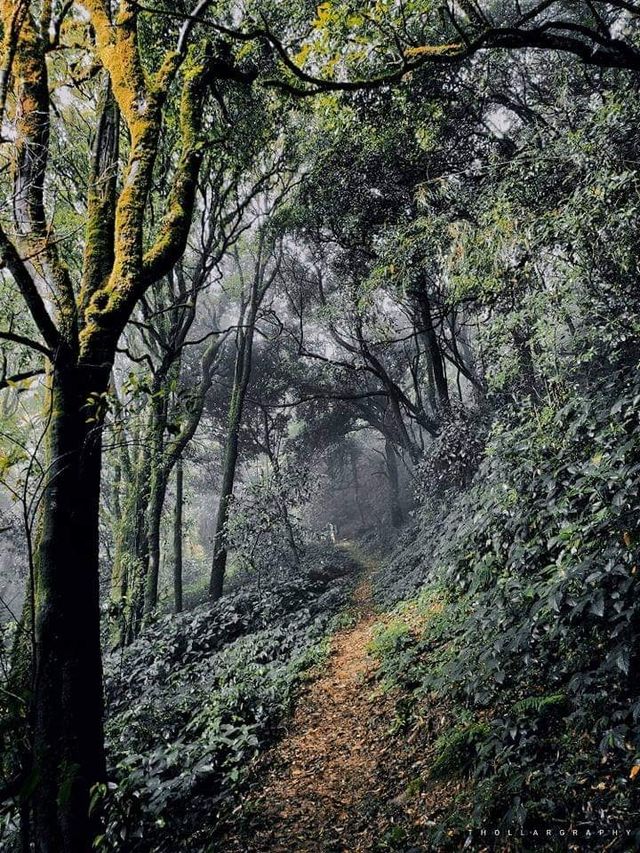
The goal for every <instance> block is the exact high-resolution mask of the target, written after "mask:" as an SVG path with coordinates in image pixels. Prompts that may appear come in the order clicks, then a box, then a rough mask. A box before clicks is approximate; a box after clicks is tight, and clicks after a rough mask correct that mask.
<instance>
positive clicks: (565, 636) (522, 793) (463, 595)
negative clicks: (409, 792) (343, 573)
mask: <svg viewBox="0 0 640 853" xmlns="http://www.w3.org/2000/svg"><path fill="white" fill-rule="evenodd" d="M639 403H640V378H639V377H638V375H637V372H636V371H634V370H633V369H632V368H630V367H625V366H624V360H622V361H621V362H620V364H619V365H618V366H617V367H613V369H611V368H608V369H607V370H606V371H602V370H601V371H599V372H597V371H595V370H594V369H593V367H592V368H591V370H590V371H585V370H578V369H574V370H573V371H572V372H571V375H570V376H569V377H568V379H567V382H566V383H565V384H563V385H562V386H558V388H557V390H556V391H554V393H553V394H547V395H546V396H545V397H544V399H542V400H540V399H537V400H534V398H532V397H531V396H529V397H526V398H524V400H522V399H521V400H520V402H518V403H517V404H515V403H513V402H511V403H509V404H508V405H503V406H502V408H499V409H498V412H497V415H496V417H495V420H494V422H493V424H492V426H491V429H490V431H489V433H488V437H487V439H486V448H485V451H484V454H483V455H482V459H481V461H480V463H479V467H478V470H477V472H476V474H475V478H474V479H473V482H472V484H471V485H470V487H468V488H467V489H466V490H463V491H457V492H456V493H455V494H451V495H449V496H445V497H444V499H443V500H442V501H441V502H435V501H425V503H424V505H423V507H422V509H421V510H420V512H419V513H418V514H417V517H416V519H415V524H414V525H413V528H412V530H410V531H408V532H407V534H406V535H405V542H404V545H403V546H402V547H401V549H400V551H399V554H398V555H397V556H396V559H395V560H394V561H393V562H391V563H390V564H389V565H388V566H387V567H386V568H383V570H382V571H381V572H380V573H379V575H378V578H377V591H376V594H377V597H378V600H379V602H380V604H381V606H385V607H388V606H393V605H395V609H394V610H393V616H392V618H390V619H389V620H387V621H386V623H385V625H384V626H381V627H380V629H379V631H378V633H377V635H376V638H375V640H374V643H373V647H372V651H373V653H374V654H375V655H376V656H377V657H378V659H379V660H380V664H381V667H380V677H381V679H382V680H383V681H384V682H385V684H386V685H387V686H389V687H395V688H396V689H397V688H399V690H400V696H401V704H402V708H403V709H404V710H403V721H404V724H405V725H406V726H414V727H420V726H425V727H429V728H430V730H431V731H432V736H433V737H437V742H436V751H435V759H434V761H433V762H432V767H431V771H430V776H431V778H430V779H429V780H425V782H426V783H428V784H432V785H436V784H437V780H438V779H442V778H451V777H454V778H456V777H457V778H460V779H461V780H462V779H467V780H469V779H470V780H471V782H470V784H466V785H464V793H463V794H461V795H460V798H459V801H458V802H457V803H456V805H455V808H451V809H448V810H446V811H444V813H442V814H441V815H440V816H439V818H438V820H437V821H436V825H435V826H434V828H433V835H432V839H431V843H432V844H433V845H434V849H444V848H447V847H452V848H453V849H459V847H460V844H461V842H462V840H464V839H465V838H466V839H469V841H468V843H479V842H480V840H481V836H480V835H479V834H478V833H479V832H480V830H481V829H482V828H485V829H487V828H489V829H490V831H493V830H494V829H500V828H502V835H501V837H502V839H503V840H504V838H505V834H504V833H505V831H506V829H507V828H511V829H515V828H518V829H520V828H522V831H523V832H524V836H523V838H522V840H520V841H518V839H517V837H514V838H513V839H512V840H511V842H510V846H509V845H506V847H507V848H508V849H516V848H517V849H521V848H519V847H518V845H519V844H521V845H524V846H523V847H522V849H531V847H532V846H533V845H534V844H535V847H536V848H539V847H542V848H545V849H549V850H552V849H553V850H555V849H563V850H564V849H567V844H569V843H570V842H569V840H568V839H570V838H572V837H573V838H575V836H572V835H570V833H573V832H577V833H578V837H579V838H580V839H581V841H580V842H579V844H581V845H583V846H580V847H578V848H576V849H605V848H606V849H620V850H625V849H632V847H634V846H637V845H638V844H640V830H639V828H638V827H639V823H638V808H639V805H640V798H639V796H638V786H639V785H640V777H637V774H638V766H639V765H640V727H639V718H640V680H639V675H640V600H639V597H638V578H639V574H638V539H639V524H640V496H639V494H638V477H639V474H640V427H639V425H638V418H637V412H638V404H639ZM482 429H484V427H482ZM435 452H437V448H435ZM434 721H435V722H434ZM470 830H471V832H470ZM548 830H551V838H549V837H548V836H547V835H546V833H547V832H548ZM616 831H618V832H619V833H620V835H618V836H616V835H615V834H614V833H615V832H616ZM599 832H601V833H602V834H601V835H598V833H599ZM474 833H475V835H474ZM627 833H629V835H627ZM474 837H475V839H476V841H475V842H474V841H473V839H474ZM545 839H546V840H545ZM494 840H495V838H494ZM527 845H528V846H527Z"/></svg>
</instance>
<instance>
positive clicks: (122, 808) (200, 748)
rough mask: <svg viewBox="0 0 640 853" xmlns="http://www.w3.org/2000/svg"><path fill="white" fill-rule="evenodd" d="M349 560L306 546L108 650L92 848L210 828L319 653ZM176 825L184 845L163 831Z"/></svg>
mask: <svg viewBox="0 0 640 853" xmlns="http://www.w3.org/2000/svg"><path fill="white" fill-rule="evenodd" d="M323 565H324V566H325V567H326V568H325V571H324V572H322V571H319V569H320V568H321V567H322V566H323ZM331 567H333V568H331ZM353 567H354V566H353V563H351V561H350V560H349V559H348V557H346V556H345V555H344V554H343V553H342V552H334V551H331V550H327V549H325V550H324V551H322V550H321V549H319V548H317V549H311V551H310V554H309V561H308V562H307V563H305V566H304V567H303V568H302V569H300V568H299V567H298V568H296V569H295V570H290V571H289V573H288V575H286V576H285V577H283V576H282V575H279V576H278V577H275V576H274V577H272V578H266V579H263V580H262V582H261V584H260V585H259V586H258V583H257V580H256V579H255V578H251V577H249V578H245V582H244V584H242V585H241V586H240V587H239V589H238V590H237V591H235V592H232V593H231V594H229V595H227V596H225V597H224V598H223V599H221V601H220V602H218V603H217V604H216V605H215V606H214V607H210V606H201V607H200V608H197V609H196V610H194V611H191V612H189V613H185V614H183V615H182V616H180V617H177V618H176V617H173V618H169V617H166V618H163V619H160V620H158V622H156V623H155V624H154V625H153V626H150V627H149V628H148V629H147V631H146V632H145V633H144V634H143V635H142V636H141V637H140V638H139V639H138V640H136V641H135V642H134V643H133V644H132V645H131V646H129V647H128V648H126V649H124V650H122V651H121V652H119V653H114V654H113V655H112V656H110V657H109V658H108V660H107V667H106V675H107V699H108V704H109V711H110V713H109V718H108V721H107V743H108V750H109V752H108V754H109V759H110V765H111V774H110V775H111V778H113V779H115V783H114V784H112V785H110V786H109V787H108V788H106V789H101V790H96V792H95V798H96V805H97V804H98V803H100V804H101V805H102V806H106V808H107V813H108V815H109V821H108V826H107V830H106V832H105V834H104V836H103V837H102V838H101V839H100V840H99V842H98V844H97V847H98V849H100V850H105V851H107V850H109V851H110V850H121V849H122V845H123V844H126V845H127V850H131V851H132V853H134V851H143V850H154V851H157V853H160V851H165V850H166V851H167V853H168V851H173V850H176V849H185V850H189V849H193V848H192V847H190V846H189V845H190V844H192V843H193V844H195V841H192V840H190V839H192V838H194V837H195V836H196V835H197V834H198V832H199V831H200V830H201V829H202V826H203V825H204V826H207V827H209V830H210V831H211V832H213V830H214V829H215V821H212V820H211V815H212V812H213V811H214V810H216V809H220V808H222V806H223V803H224V802H225V801H226V800H227V799H229V798H231V797H233V795H234V794H235V793H236V792H237V791H238V790H239V788H240V787H241V786H242V785H243V783H244V782H245V781H246V779H247V774H248V773H249V772H250V768H251V761H252V759H253V758H254V757H255V756H256V755H257V754H258V752H259V751H260V750H261V749H263V748H264V747H265V746H266V745H267V744H268V743H270V742H271V741H272V740H273V738H274V737H275V736H276V735H277V734H278V732H279V729H280V725H281V722H282V720H283V718H284V716H285V715H286V714H287V712H288V711H289V709H290V706H291V702H292V700H293V698H294V696H295V691H296V688H297V686H298V685H299V684H300V683H301V682H302V681H303V680H304V679H306V678H307V677H308V675H309V673H310V671H311V670H312V669H313V667H317V666H320V665H322V663H323V662H324V660H325V659H326V655H327V654H328V639H327V637H328V634H329V633H331V632H332V631H333V630H335V629H336V627H337V626H338V625H339V624H340V614H341V613H342V611H343V610H344V608H345V606H346V604H347V602H348V600H349V594H350V588H351V577H350V573H351V572H352V570H353ZM300 572H302V574H300ZM297 573H298V574H297ZM178 837H179V838H180V839H182V840H181V842H180V843H181V844H182V847H181V848H176V846H175V842H174V841H171V842H169V841H168V838H171V839H175V838H178Z"/></svg>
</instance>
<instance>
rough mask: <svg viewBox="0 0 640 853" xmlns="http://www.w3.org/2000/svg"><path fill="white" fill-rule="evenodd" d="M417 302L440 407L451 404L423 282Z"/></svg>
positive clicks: (421, 332)
mask: <svg viewBox="0 0 640 853" xmlns="http://www.w3.org/2000/svg"><path fill="white" fill-rule="evenodd" d="M414 299H415V302H416V308H417V314H418V321H419V323H420V334H421V337H422V339H423V341H424V345H425V349H426V354H427V360H428V365H429V368H428V369H429V374H430V376H432V377H433V383H434V386H435V394H436V398H437V402H438V405H439V406H440V408H447V407H448V406H449V386H448V383H447V374H446V370H445V365H444V359H443V358H442V352H441V351H440V344H439V343H438V336H437V334H436V330H435V328H434V325H433V315H432V313H431V303H430V301H429V295H428V293H427V290H426V284H425V283H424V282H423V283H421V284H420V285H419V286H418V287H417V288H416V290H415V292H414Z"/></svg>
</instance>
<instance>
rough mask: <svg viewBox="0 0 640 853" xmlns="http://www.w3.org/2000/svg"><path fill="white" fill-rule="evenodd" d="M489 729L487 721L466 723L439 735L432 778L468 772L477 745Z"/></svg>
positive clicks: (474, 756) (475, 756)
mask: <svg viewBox="0 0 640 853" xmlns="http://www.w3.org/2000/svg"><path fill="white" fill-rule="evenodd" d="M490 731H491V729H490V727H489V726H488V725H487V723H467V724H465V725H459V726H456V727H455V728H453V729H451V731H449V732H447V733H446V734H444V735H442V736H441V737H439V738H438V740H437V741H436V744H435V753H436V754H435V759H434V761H433V763H432V765H431V775H432V776H433V777H434V778H447V777H451V776H462V775H464V774H465V773H468V772H469V770H471V768H472V767H473V766H474V764H475V763H476V761H477V758H478V747H479V746H480V745H481V744H482V743H483V741H485V740H486V739H487V736H488V735H489V733H490Z"/></svg>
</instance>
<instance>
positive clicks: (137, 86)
mask: <svg viewBox="0 0 640 853" xmlns="http://www.w3.org/2000/svg"><path fill="white" fill-rule="evenodd" d="M83 5H84V8H85V9H86V10H87V12H88V13H89V17H90V23H91V29H92V32H93V34H95V44H94V42H93V37H92V38H91V40H88V41H87V45H86V47H87V50H88V51H91V50H95V52H96V54H97V56H96V59H97V61H98V64H99V65H101V66H102V68H103V69H104V70H105V71H106V74H107V76H108V77H109V81H110V85H109V93H107V95H106V97H105V101H104V106H103V110H102V119H101V121H100V123H99V128H98V139H97V142H96V148H95V150H94V156H93V161H92V168H91V172H90V174H89V176H88V185H89V192H88V195H87V211H86V221H87V225H86V235H85V236H86V242H85V246H84V258H83V273H82V277H81V279H79V280H78V281H74V279H73V273H72V271H71V267H68V266H67V265H66V264H65V263H64V262H63V261H62V260H61V258H60V256H59V254H58V245H59V241H58V240H57V239H56V235H55V233H54V229H53V227H52V225H51V223H50V222H48V221H47V205H46V203H45V187H46V186H47V171H48V165H49V157H48V153H49V130H50V126H49V125H50V113H51V105H50V101H49V81H48V73H47V71H48V69H47V62H48V56H49V55H50V44H49V38H50V26H49V24H50V20H49V19H48V16H50V14H51V4H42V10H41V11H42V19H41V20H36V19H35V18H34V15H35V13H36V9H35V6H31V7H29V6H28V4H26V5H25V6H24V7H23V11H22V18H21V21H20V26H18V27H16V26H15V6H14V4H13V3H12V2H10V0H0V14H1V15H2V25H3V31H4V32H5V34H8V35H7V37H6V38H5V39H4V40H3V44H2V46H1V47H0V50H2V52H3V55H2V57H1V59H2V63H3V67H8V66H7V64H6V63H7V61H8V59H10V61H11V71H12V75H11V79H12V85H13V93H14V101H13V102H12V103H15V108H14V114H13V115H12V119H13V121H14V125H15V134H16V144H15V146H14V152H13V153H14V162H13V177H14V189H13V197H12V198H13V213H14V225H13V233H9V232H8V231H6V230H4V226H1V227H0V262H1V263H2V265H3V267H4V268H6V270H7V271H8V273H9V274H10V275H11V277H12V279H13V282H14V284H15V287H16V290H17V292H18V293H19V294H20V296H21V297H22V299H23V301H24V304H25V306H26V308H27V309H28V311H29V313H30V315H31V317H32V319H33V322H34V325H35V327H36V329H37V333H38V335H39V336H40V338H41V340H38V341H36V340H34V341H31V342H30V346H31V347H32V349H34V350H35V351H37V352H39V353H40V354H42V355H45V356H46V358H47V360H48V364H49V368H48V372H47V378H46V382H47V386H48V400H47V407H46V411H45V424H46V430H47V445H46V446H47V459H46V462H47V464H46V467H45V472H46V475H45V479H44V487H43V490H42V495H41V499H40V506H41V517H40V520H39V534H38V538H37V541H36V547H35V550H34V568H35V578H34V580H35V595H34V598H33V600H32V601H31V612H32V614H33V624H34V634H35V650H34V651H35V654H34V660H33V661H32V662H31V663H32V673H33V676H32V685H33V689H32V695H31V706H32V711H31V715H30V719H31V723H32V728H31V733H30V734H31V744H32V753H31V767H30V768H29V770H30V774H31V775H30V777H29V778H30V785H29V790H30V791H31V794H30V796H29V806H30V809H31V813H32V816H33V827H34V833H33V836H32V839H31V840H32V842H33V844H34V847H35V850H36V851H37V853H87V851H89V850H90V849H91V848H92V841H93V836H94V834H95V830H96V823H97V817H96V816H95V815H94V816H93V817H92V816H90V815H89V802H90V792H91V788H92V786H93V785H95V784H96V783H98V782H101V781H104V779H105V756H104V745H103V732H102V725H103V719H102V718H103V700H102V671H101V655H100V642H99V639H100V638H99V628H100V610H99V599H98V593H99V559H98V558H99V551H98V548H99V545H98V543H99V539H98V529H99V528H98V512H99V497H100V468H101V449H102V448H101V433H102V426H103V420H104V416H105V412H106V409H107V406H106V395H107V389H108V380H109V375H110V371H111V368H112V365H113V361H114V357H115V353H116V347H117V343H118V339H119V337H120V334H121V333H122V330H123V329H124V326H125V324H126V323H127V321H128V319H129V317H130V315H131V312H132V311H133V308H134V307H135V305H136V304H137V302H138V300H139V299H140V298H141V296H142V295H143V294H144V293H145V291H146V289H147V288H149V287H150V286H151V285H153V284H154V283H155V282H157V281H158V280H159V279H160V278H161V277H162V276H163V275H165V274H166V272H167V270H168V269H170V268H171V267H172V266H173V265H174V264H175V263H176V261H177V260H178V259H179V257H180V256H181V254H182V252H183V251H184V247H185V245H186V240H187V235H188V231H189V227H190V223H191V217H192V215H193V209H194V204H195V190H196V181H197V176H198V172H199V168H200V164H201V159H202V154H201V151H200V145H199V122H200V121H201V117H202V111H203V110H202V98H203V96H204V88H205V79H206V75H207V73H208V70H209V69H208V66H207V67H205V65H206V60H202V61H196V60H194V61H191V60H190V61H189V68H188V72H187V73H185V74H184V77H183V80H182V86H181V90H180V96H181V105H180V145H181V151H180V156H179V159H178V161H177V164H176V167H175V174H174V177H173V182H172V188H171V191H170V193H169V198H168V201H167V207H166V210H165V215H164V218H163V220H162V224H161V226H160V228H159V230H158V232H157V234H156V235H155V238H154V239H152V240H148V239H145V234H144V230H145V209H146V206H147V201H148V197H149V193H150V191H151V188H152V181H153V167H154V162H155V159H156V154H157V148H158V145H159V140H160V138H161V130H162V126H163V123H164V113H165V107H166V104H167V98H168V94H169V88H170V86H171V85H172V83H173V82H174V81H175V79H176V75H177V73H178V71H179V69H180V67H181V66H182V65H183V64H184V61H185V59H186V53H187V48H186V45H187V40H188V36H189V33H190V28H191V27H192V26H193V22H191V21H189V22H187V23H186V24H185V25H184V27H183V28H182V32H181V34H180V39H179V43H178V49H177V50H172V51H170V52H169V53H168V54H167V55H166V57H165V60H164V62H163V63H162V65H161V67H160V68H159V70H158V71H157V72H155V73H151V72H149V71H145V70H144V69H143V66H142V62H141V59H140V54H139V48H138V39H137V15H136V13H135V11H133V8H132V7H130V6H129V5H128V4H126V3H125V4H122V7H121V14H120V16H119V18H118V26H114V25H113V22H112V19H111V10H110V5H109V4H107V3H106V2H104V0H87V2H86V3H84V4H83ZM110 93H113V94H112V96H111V94H110ZM2 106H4V103H2ZM116 113H117V115H116ZM120 117H121V118H122V119H123V120H124V123H125V124H126V127H127V130H128V134H129V139H130V147H129V155H128V162H127V165H126V167H125V169H124V174H123V180H122V189H121V191H120V193H119V195H118V196H117V197H116V180H115V175H116V174H117V170H116V167H117V159H118V153H117V138H118V131H117V121H119V119H120ZM109 140H110V141H109ZM105 170H107V171H108V172H109V173H108V174H107V171H105ZM149 244H150V248H148V249H147V250H146V251H145V248H144V247H145V246H146V245H149ZM43 292H46V293H47V294H48V301H47V302H45V300H44V299H43V297H42V295H41V294H42V293H43ZM52 308H54V309H55V312H56V313H55V315H54V314H52V313H50V312H51V310H52Z"/></svg>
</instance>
